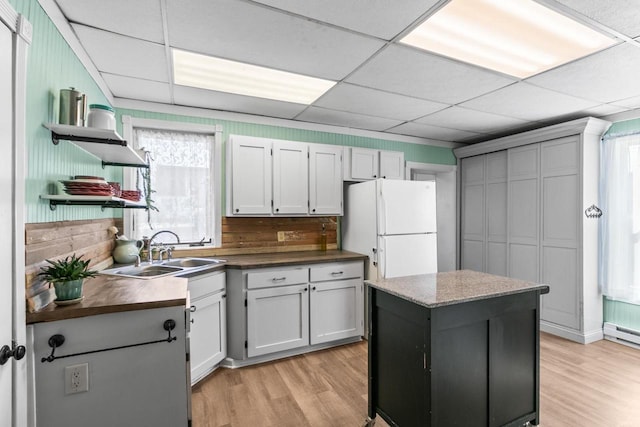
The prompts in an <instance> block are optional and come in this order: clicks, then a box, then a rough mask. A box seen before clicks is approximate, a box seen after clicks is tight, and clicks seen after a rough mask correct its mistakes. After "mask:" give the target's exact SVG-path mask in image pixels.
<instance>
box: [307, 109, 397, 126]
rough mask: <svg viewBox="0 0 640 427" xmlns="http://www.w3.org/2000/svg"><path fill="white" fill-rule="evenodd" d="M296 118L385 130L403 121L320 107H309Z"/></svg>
mask: <svg viewBox="0 0 640 427" xmlns="http://www.w3.org/2000/svg"><path fill="white" fill-rule="evenodd" d="M296 120H301V121H305V122H312V123H324V124H327V125H335V126H345V127H350V128H356V129H368V130H375V131H383V130H385V129H388V128H390V127H393V126H396V125H399V124H400V123H402V121H401V120H391V119H383V118H379V117H372V116H365V115H363V114H355V113H345V112H344V111H336V110H329V109H326V108H319V107H309V108H308V109H306V110H305V111H304V112H303V113H302V114H300V115H299V116H298V117H296Z"/></svg>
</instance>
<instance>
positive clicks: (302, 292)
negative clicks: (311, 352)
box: [247, 284, 309, 357]
mask: <svg viewBox="0 0 640 427" xmlns="http://www.w3.org/2000/svg"><path fill="white" fill-rule="evenodd" d="M308 290H309V285H308V284H304V285H295V286H283V287H279V288H268V289H258V290H251V291H247V355H248V356H249V357H253V356H259V355H262V354H268V353H274V352H277V351H282V350H289V349H292V348H297V347H304V346H306V345H309V292H308Z"/></svg>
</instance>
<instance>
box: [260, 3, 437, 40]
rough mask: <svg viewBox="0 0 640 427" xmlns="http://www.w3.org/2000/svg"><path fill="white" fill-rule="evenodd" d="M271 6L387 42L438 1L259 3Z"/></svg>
mask: <svg viewBox="0 0 640 427" xmlns="http://www.w3.org/2000/svg"><path fill="white" fill-rule="evenodd" d="M257 1H258V2H259V3H263V4H266V5H269V6H273V7H276V8H278V9H282V10H286V11H289V12H292V13H296V14H299V15H303V16H307V17H309V18H312V19H317V20H318V21H323V22H328V23H330V24H333V25H337V26H339V27H343V28H349V29H351V30H354V31H358V32H361V33H364V34H370V35H372V36H375V37H380V38H382V39H385V40H391V39H392V38H393V37H395V36H396V35H398V33H400V32H402V31H403V30H404V29H405V28H406V27H407V26H409V25H410V24H412V23H413V22H414V21H415V20H416V18H417V17H419V16H421V15H422V14H424V13H425V12H426V11H428V10H429V8H431V7H433V6H434V5H435V4H436V3H438V0H430V1H423V0H403V2H402V7H398V4H397V3H394V2H392V1H388V0H373V1H371V0H358V1H344V0H328V1H300V0H257Z"/></svg>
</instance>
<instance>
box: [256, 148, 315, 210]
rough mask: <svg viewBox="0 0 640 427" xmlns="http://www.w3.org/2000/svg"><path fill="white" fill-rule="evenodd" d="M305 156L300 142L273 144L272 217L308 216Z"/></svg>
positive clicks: (307, 173) (307, 177)
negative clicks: (274, 215)
mask: <svg viewBox="0 0 640 427" xmlns="http://www.w3.org/2000/svg"><path fill="white" fill-rule="evenodd" d="M307 153H308V148H307V144H305V143H303V142H292V141H274V142H273V213H274V214H278V215H286V214H305V213H307V212H308V210H309V184H308V182H309V181H308V180H309V161H308V159H307ZM255 184H257V182H256V183H254V185H255Z"/></svg>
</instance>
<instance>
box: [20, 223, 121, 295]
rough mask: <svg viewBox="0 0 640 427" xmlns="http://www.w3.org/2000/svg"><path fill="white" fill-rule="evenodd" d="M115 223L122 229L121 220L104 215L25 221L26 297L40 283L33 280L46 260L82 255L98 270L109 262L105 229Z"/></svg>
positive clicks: (109, 246)
mask: <svg viewBox="0 0 640 427" xmlns="http://www.w3.org/2000/svg"><path fill="white" fill-rule="evenodd" d="M111 226H116V227H118V228H119V229H122V219H120V218H107V219H94V220H82V221H59V222H45V223H34V224H27V225H26V226H25V276H26V277H25V281H26V287H27V294H28V295H27V296H29V294H31V293H33V291H34V289H32V288H33V287H37V288H40V287H41V285H42V283H39V282H40V281H39V280H35V278H36V275H37V274H38V272H39V271H40V267H42V266H44V265H45V264H46V262H45V260H47V259H58V258H64V257H66V256H69V255H71V254H74V253H75V254H76V255H83V257H84V259H89V260H91V263H90V264H89V265H90V266H91V267H92V268H95V269H100V268H102V267H103V266H105V264H107V265H108V264H112V260H111V251H112V250H113V247H114V240H113V236H112V235H110V234H109V232H108V231H107V230H108V228H109V227H111Z"/></svg>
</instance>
